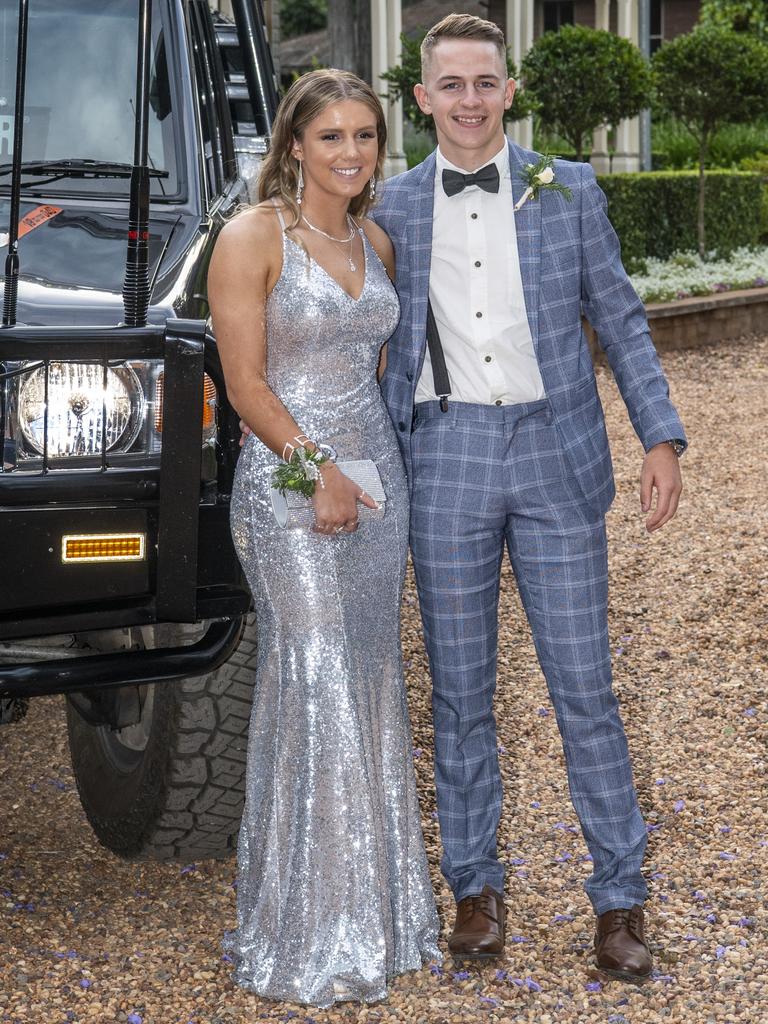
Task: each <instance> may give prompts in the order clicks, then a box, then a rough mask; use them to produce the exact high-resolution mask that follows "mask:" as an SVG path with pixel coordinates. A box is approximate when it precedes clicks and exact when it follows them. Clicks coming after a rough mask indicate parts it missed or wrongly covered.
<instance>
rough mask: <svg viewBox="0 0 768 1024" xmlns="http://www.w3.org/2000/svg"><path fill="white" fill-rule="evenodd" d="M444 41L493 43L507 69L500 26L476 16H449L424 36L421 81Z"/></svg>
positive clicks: (505, 45) (504, 44)
mask: <svg viewBox="0 0 768 1024" xmlns="http://www.w3.org/2000/svg"><path fill="white" fill-rule="evenodd" d="M442 39H476V40H480V42H484V43H493V44H494V46H495V47H496V49H497V50H498V51H499V56H500V57H501V59H502V61H503V62H504V66H505V67H506V63H507V44H506V42H505V41H504V33H503V32H502V31H501V29H500V28H499V26H498V25H495V24H494V23H493V22H492V21H486V20H485V19H484V18H478V17H476V16H475V15H474V14H448V15H446V16H445V17H444V18H443V19H442V21H438V23H437V24H436V25H433V26H432V28H431V29H430V30H429V31H428V32H427V34H426V35H425V36H424V39H423V40H422V43H421V80H422V81H424V78H425V76H426V73H427V70H428V68H429V63H430V60H431V57H432V51H433V50H434V48H435V47H436V46H437V44H438V43H439V42H440V41H441V40H442Z"/></svg>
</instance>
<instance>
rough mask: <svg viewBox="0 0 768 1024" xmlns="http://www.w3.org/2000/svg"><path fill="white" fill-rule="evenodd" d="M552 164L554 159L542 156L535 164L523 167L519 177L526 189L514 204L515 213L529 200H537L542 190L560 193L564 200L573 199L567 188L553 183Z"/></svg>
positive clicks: (553, 172) (557, 182) (553, 171)
mask: <svg viewBox="0 0 768 1024" xmlns="http://www.w3.org/2000/svg"><path fill="white" fill-rule="evenodd" d="M553 163H554V157H551V156H542V157H539V159H538V161H537V162H536V163H535V164H526V165H525V169H524V170H523V171H521V172H520V177H521V178H522V180H523V181H524V182H525V184H526V186H527V188H526V190H525V192H523V194H522V195H521V196H520V198H519V199H518V201H517V202H516V203H515V207H514V209H515V212H517V211H518V210H519V209H520V207H521V206H522V205H523V203H525V202H527V201H528V200H529V199H538V198H539V192H540V191H541V190H542V189H544V190H546V191H548V192H560V193H561V194H562V195H564V196H565V198H566V199H568V200H570V199H573V192H571V190H570V189H569V188H568V186H567V185H561V184H560V182H559V181H555V169H554V167H553V166H552V164H553Z"/></svg>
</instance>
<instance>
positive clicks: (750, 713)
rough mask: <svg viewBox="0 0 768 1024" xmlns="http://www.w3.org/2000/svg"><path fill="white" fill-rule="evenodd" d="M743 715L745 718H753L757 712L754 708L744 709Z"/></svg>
mask: <svg viewBox="0 0 768 1024" xmlns="http://www.w3.org/2000/svg"><path fill="white" fill-rule="evenodd" d="M744 714H745V715H746V716H747V718H754V717H755V715H756V714H757V711H756V710H755V709H754V708H745V709H744Z"/></svg>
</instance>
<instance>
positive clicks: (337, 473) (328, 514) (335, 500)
mask: <svg viewBox="0 0 768 1024" xmlns="http://www.w3.org/2000/svg"><path fill="white" fill-rule="evenodd" d="M320 472H321V473H322V475H323V483H324V484H325V487H321V486H320V484H319V483H318V485H317V487H315V493H314V495H313V497H312V504H313V505H314V507H315V527H314V529H315V532H316V533H323V534H326V535H328V536H333V535H334V534H336V533H354V532H355V530H356V529H357V526H358V518H357V503H358V501H359V502H361V503H362V504H363V505H366V506H367V507H368V508H378V507H379V506H378V505H377V504H376V502H375V501H374V500H373V498H372V497H371V496H370V495H369V494H366V492H365V491H363V490H362V489H361V487H360V485H359V484H356V483H355V481H354V480H350V478H349V477H348V476H345V475H344V474H343V473H342V472H341V470H340V469H339V467H338V466H336V465H334V463H332V462H326V463H324V464H323V466H322V467H321V470H320Z"/></svg>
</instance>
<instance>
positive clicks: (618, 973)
mask: <svg viewBox="0 0 768 1024" xmlns="http://www.w3.org/2000/svg"><path fill="white" fill-rule="evenodd" d="M595 959H596V960H597V966H598V967H599V968H600V970H601V971H604V972H605V973H606V974H610V975H611V976H612V977H614V978H623V979H624V980H625V981H638V980H640V979H642V978H647V977H648V975H649V974H650V973H651V967H652V966H653V960H652V958H651V952H650V950H649V949H648V943H647V941H646V938H645V929H644V922H643V908H642V907H641V906H640V904H639V903H636V904H635V905H634V906H633V907H631V908H630V909H629V910H624V909H621V910H607V911H606V912H605V913H604V914H601V915H600V916H599V917H598V919H597V931H596V932H595Z"/></svg>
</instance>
